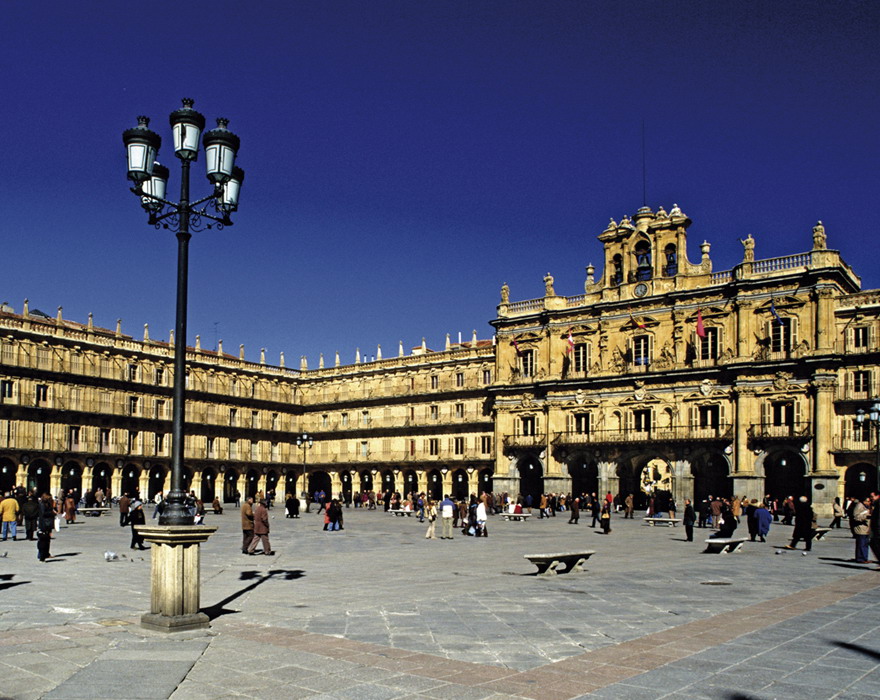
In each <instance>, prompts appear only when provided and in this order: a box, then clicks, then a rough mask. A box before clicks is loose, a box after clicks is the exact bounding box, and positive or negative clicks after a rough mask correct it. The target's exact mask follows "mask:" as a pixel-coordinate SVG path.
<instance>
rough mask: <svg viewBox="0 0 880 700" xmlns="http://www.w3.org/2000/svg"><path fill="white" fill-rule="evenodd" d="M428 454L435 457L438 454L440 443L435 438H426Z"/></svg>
mask: <svg viewBox="0 0 880 700" xmlns="http://www.w3.org/2000/svg"><path fill="white" fill-rule="evenodd" d="M428 454H431V455H434V456H435V457H436V456H437V455H438V454H440V443H439V441H438V440H437V438H431V439H430V440H428Z"/></svg>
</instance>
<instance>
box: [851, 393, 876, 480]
mask: <svg viewBox="0 0 880 700" xmlns="http://www.w3.org/2000/svg"><path fill="white" fill-rule="evenodd" d="M856 421H857V422H858V423H859V425H864V423H865V421H867V422H868V424H869V425H872V426H873V427H874V439H875V441H876V444H875V447H876V455H877V456H876V460H875V462H876V464H875V467H876V469H877V479H876V483H875V484H874V485H875V486H876V493H880V400H876V401H874V405H873V406H871V408H869V409H868V410H867V411H865V409H863V408H860V409H859V410H858V411H856Z"/></svg>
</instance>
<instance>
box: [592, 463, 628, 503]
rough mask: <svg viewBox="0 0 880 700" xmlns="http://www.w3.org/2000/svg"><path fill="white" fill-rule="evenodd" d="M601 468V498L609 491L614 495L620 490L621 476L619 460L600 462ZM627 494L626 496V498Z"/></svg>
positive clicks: (599, 494) (599, 466) (599, 467)
mask: <svg viewBox="0 0 880 700" xmlns="http://www.w3.org/2000/svg"><path fill="white" fill-rule="evenodd" d="M597 467H598V469H599V493H598V494H597V495H598V496H599V498H602V497H604V496H605V494H606V493H608V492H609V491H610V492H611V493H612V495H617V494H618V493H619V492H620V477H619V476H617V462H608V461H605V462H598V464H597ZM625 497H626V496H624V498H625Z"/></svg>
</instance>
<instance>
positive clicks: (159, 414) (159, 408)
mask: <svg viewBox="0 0 880 700" xmlns="http://www.w3.org/2000/svg"><path fill="white" fill-rule="evenodd" d="M156 418H158V419H159V420H162V419H164V418H165V402H164V401H162V400H161V399H160V400H158V401H156Z"/></svg>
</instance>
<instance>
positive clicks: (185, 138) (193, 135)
mask: <svg viewBox="0 0 880 700" xmlns="http://www.w3.org/2000/svg"><path fill="white" fill-rule="evenodd" d="M172 131H173V132H174V150H175V151H181V150H183V151H190V152H192V153H198V152H199V136H200V135H201V130H200V129H199V128H198V127H197V126H196V125H195V124H175V125H174V128H173V129H172Z"/></svg>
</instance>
